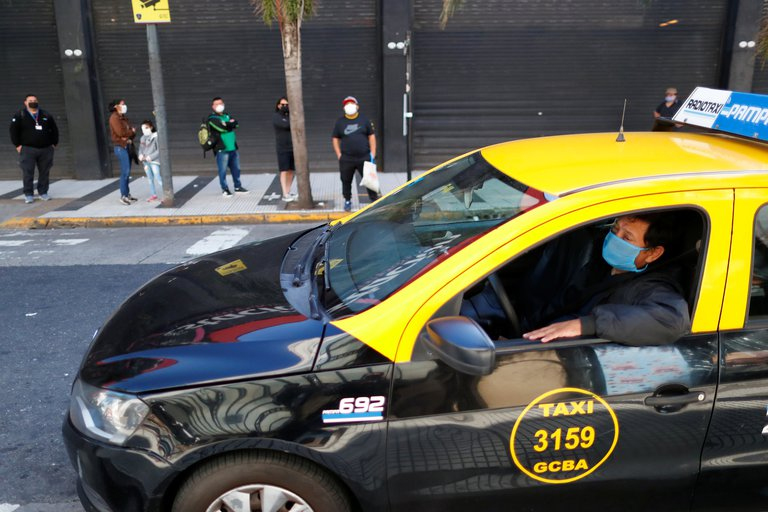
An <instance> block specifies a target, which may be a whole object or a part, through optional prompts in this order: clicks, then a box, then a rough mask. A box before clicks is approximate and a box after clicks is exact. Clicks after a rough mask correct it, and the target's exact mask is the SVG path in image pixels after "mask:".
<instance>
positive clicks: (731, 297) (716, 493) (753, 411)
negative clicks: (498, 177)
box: [694, 188, 768, 511]
mask: <svg viewBox="0 0 768 512" xmlns="http://www.w3.org/2000/svg"><path fill="white" fill-rule="evenodd" d="M733 233H734V234H733V243H732V248H731V257H730V263H729V265H728V282H727V287H726V296H725V303H724V305H723V315H722V318H721V335H720V355H719V359H720V361H722V364H721V365H720V384H719V387H718V392H717V400H716V402H715V410H714V414H713V417H712V425H711V427H710V430H709V433H708V435H707V440H706V443H705V445H704V450H703V452H702V461H701V477H700V480H699V483H698V485H697V488H696V499H695V507H694V510H697V511H699V510H701V511H705V510H729V511H742V510H744V511H746V510H754V511H761V510H766V508H767V507H766V492H768V487H767V485H768V484H767V482H768V299H767V298H766V293H767V292H768V189H766V188H756V189H745V190H736V204H735V209H734V230H733Z"/></svg>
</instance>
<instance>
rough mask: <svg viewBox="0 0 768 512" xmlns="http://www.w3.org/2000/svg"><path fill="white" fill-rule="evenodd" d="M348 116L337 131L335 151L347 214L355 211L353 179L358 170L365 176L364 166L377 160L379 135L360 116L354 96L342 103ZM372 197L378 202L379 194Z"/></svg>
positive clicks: (345, 115)
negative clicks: (353, 206)
mask: <svg viewBox="0 0 768 512" xmlns="http://www.w3.org/2000/svg"><path fill="white" fill-rule="evenodd" d="M341 104H342V107H343V108H344V115H343V116H341V117H340V118H339V119H338V121H336V125H335V126H334V128H333V138H332V139H331V142H332V143H333V151H334V152H335V153H336V158H338V159H339V174H340V175H341V193H342V195H343V196H344V211H346V212H348V211H350V210H352V180H353V179H354V177H355V171H357V172H359V173H360V176H361V177H362V176H363V163H364V162H365V161H366V160H370V161H371V162H373V161H374V159H375V158H376V135H374V132H373V124H371V122H370V121H369V120H368V118H366V117H365V116H364V115H362V114H360V105H359V104H358V103H357V99H356V98H355V97H354V96H347V97H346V98H344V100H343V101H342V102H341ZM367 190H368V198H369V199H370V200H371V201H375V200H377V199H378V198H379V195H378V194H377V193H376V192H374V191H373V190H371V189H367Z"/></svg>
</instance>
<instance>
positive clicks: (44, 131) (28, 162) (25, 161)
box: [10, 94, 59, 204]
mask: <svg viewBox="0 0 768 512" xmlns="http://www.w3.org/2000/svg"><path fill="white" fill-rule="evenodd" d="M10 132H11V142H12V143H13V145H14V146H15V147H16V152H17V153H18V154H19V167H21V173H22V183H23V186H24V202H25V203H27V204H29V203H32V202H33V201H34V200H35V196H34V193H35V189H34V182H35V166H37V193H38V194H39V195H40V199H42V200H43V201H49V200H50V199H51V197H50V196H49V195H48V185H49V183H50V180H49V176H50V172H51V167H53V152H54V148H55V147H56V145H57V144H58V143H59V129H58V127H57V126H56V121H55V120H54V119H53V116H52V115H51V114H50V113H49V112H46V111H45V110H43V109H41V108H40V106H39V103H38V101H37V96H35V95H34V94H27V96H26V97H25V98H24V108H23V109H21V110H19V111H18V112H17V113H16V114H14V115H13V118H12V119H11V126H10Z"/></svg>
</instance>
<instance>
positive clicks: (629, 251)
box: [603, 233, 648, 272]
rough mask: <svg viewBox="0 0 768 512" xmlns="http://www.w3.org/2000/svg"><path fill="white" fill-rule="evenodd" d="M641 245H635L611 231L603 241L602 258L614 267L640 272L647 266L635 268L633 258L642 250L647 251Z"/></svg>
mask: <svg viewBox="0 0 768 512" xmlns="http://www.w3.org/2000/svg"><path fill="white" fill-rule="evenodd" d="M647 250H648V249H647V248H646V249H643V248H642V247H637V246H634V245H632V244H631V243H629V242H627V241H626V240H622V239H621V238H619V237H617V236H616V235H614V234H613V233H608V235H606V237H605V241H604V242H603V259H604V260H605V261H606V263H608V264H609V265H610V266H612V267H613V268H615V269H618V270H624V271H625V272H642V271H643V270H645V269H646V268H648V266H647V265H646V266H645V267H643V268H637V267H636V266H635V258H637V255H638V254H640V253H641V252H642V251H647Z"/></svg>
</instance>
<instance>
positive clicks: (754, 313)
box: [749, 205, 768, 321]
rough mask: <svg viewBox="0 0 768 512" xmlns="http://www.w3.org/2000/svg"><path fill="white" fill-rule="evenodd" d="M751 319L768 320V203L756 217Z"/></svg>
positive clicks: (750, 304) (750, 306) (750, 302)
mask: <svg viewBox="0 0 768 512" xmlns="http://www.w3.org/2000/svg"><path fill="white" fill-rule="evenodd" d="M752 265H753V266H752V283H751V284H752V286H751V289H750V299H749V320H750V321H754V320H768V300H766V295H768V205H766V206H763V207H762V208H760V210H759V211H758V212H757V217H756V218H755V249H754V256H753V258H752Z"/></svg>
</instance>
